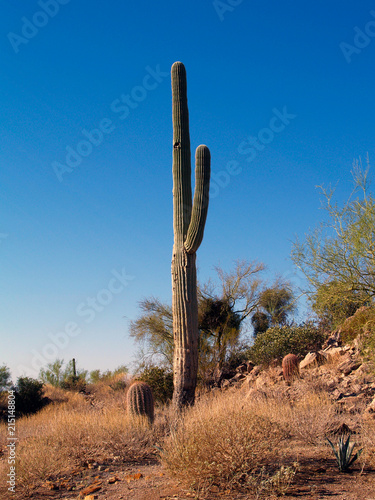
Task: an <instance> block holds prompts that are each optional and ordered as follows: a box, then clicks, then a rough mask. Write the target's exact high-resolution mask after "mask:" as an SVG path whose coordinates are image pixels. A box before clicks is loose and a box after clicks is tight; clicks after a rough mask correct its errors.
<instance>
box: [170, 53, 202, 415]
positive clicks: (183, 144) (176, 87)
mask: <svg viewBox="0 0 375 500" xmlns="http://www.w3.org/2000/svg"><path fill="white" fill-rule="evenodd" d="M172 112H173V228H174V245H173V257H172V311H173V337H174V359H173V381H174V392H173V404H174V405H175V406H176V407H177V408H182V407H184V406H187V405H191V404H193V403H194V397H195V388H196V385H197V372H198V300H197V276H196V267H195V260H196V251H197V249H198V248H199V245H200V244H201V242H202V238H203V232H204V226H205V222H206V216H207V209H208V195H209V183H210V151H209V149H208V148H207V147H206V146H203V145H201V146H198V148H197V150H196V168H195V193H194V202H193V204H192V192H191V163H190V136H189V112H188V107H187V89H186V71H185V67H184V65H183V64H182V63H180V62H176V63H174V64H173V66H172Z"/></svg>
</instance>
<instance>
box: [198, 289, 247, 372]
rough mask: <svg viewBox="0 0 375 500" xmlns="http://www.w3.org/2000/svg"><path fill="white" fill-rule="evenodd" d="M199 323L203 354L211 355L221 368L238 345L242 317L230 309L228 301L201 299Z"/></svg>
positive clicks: (209, 298)
mask: <svg viewBox="0 0 375 500" xmlns="http://www.w3.org/2000/svg"><path fill="white" fill-rule="evenodd" d="M198 323H199V331H200V344H201V345H200V347H201V351H202V353H203V352H206V354H209V353H211V357H212V360H211V361H212V362H214V363H217V364H218V367H219V368H221V367H222V365H223V363H224V361H225V359H226V357H227V354H228V352H230V351H231V349H233V348H234V347H235V346H236V345H237V344H238V338H239V333H240V327H241V317H240V315H239V314H238V313H236V312H234V311H233V310H232V309H231V308H230V306H229V304H228V302H227V301H226V300H222V299H219V298H211V297H201V299H200V301H199V311H198Z"/></svg>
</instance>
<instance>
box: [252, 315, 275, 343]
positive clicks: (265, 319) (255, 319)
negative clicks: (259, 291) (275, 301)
mask: <svg viewBox="0 0 375 500" xmlns="http://www.w3.org/2000/svg"><path fill="white" fill-rule="evenodd" d="M251 324H252V326H253V328H254V337H256V336H257V335H259V334H260V333H264V332H265V331H267V330H268V328H269V327H270V318H269V316H268V314H266V313H264V312H262V311H256V312H255V313H254V314H253V315H252V317H251Z"/></svg>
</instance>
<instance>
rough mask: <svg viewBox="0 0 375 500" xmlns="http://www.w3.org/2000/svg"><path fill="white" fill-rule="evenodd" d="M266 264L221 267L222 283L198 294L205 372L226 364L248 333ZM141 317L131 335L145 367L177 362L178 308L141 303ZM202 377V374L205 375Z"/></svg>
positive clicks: (207, 286)
mask: <svg viewBox="0 0 375 500" xmlns="http://www.w3.org/2000/svg"><path fill="white" fill-rule="evenodd" d="M263 270H264V265H263V264H260V263H257V262H245V261H238V262H236V265H235V267H234V269H233V270H231V271H230V272H225V271H223V270H222V269H221V268H220V267H217V268H216V273H217V277H218V280H217V283H213V282H212V281H209V282H208V283H206V284H205V285H204V286H203V287H200V288H199V290H198V320H199V331H200V338H199V363H200V372H202V367H204V371H206V370H208V369H212V367H213V366H214V365H216V364H217V363H219V364H222V363H223V362H224V360H225V359H226V358H228V357H229V356H231V354H232V353H233V350H235V349H236V346H237V345H238V343H239V342H240V335H241V334H242V333H243V332H244V330H246V329H245V328H244V324H245V323H246V320H247V319H248V318H249V317H250V316H251V314H252V313H253V312H254V311H255V310H256V307H257V304H258V301H259V295H260V293H261V288H262V284H263V281H262V279H261V278H260V274H261V272H262V271H263ZM140 308H141V311H142V314H141V316H140V317H139V318H138V319H137V320H136V321H133V322H132V323H131V325H130V335H131V336H132V337H133V338H134V339H135V340H136V342H137V343H138V344H139V345H140V352H139V359H140V360H141V366H142V365H143V366H147V365H148V364H156V365H159V366H163V367H165V368H171V367H172V363H173V346H174V344H173V317H172V308H171V307H170V306H169V305H168V304H163V303H161V302H160V301H159V300H158V299H156V298H151V299H145V300H143V301H142V302H141V303H140ZM200 375H202V373H200Z"/></svg>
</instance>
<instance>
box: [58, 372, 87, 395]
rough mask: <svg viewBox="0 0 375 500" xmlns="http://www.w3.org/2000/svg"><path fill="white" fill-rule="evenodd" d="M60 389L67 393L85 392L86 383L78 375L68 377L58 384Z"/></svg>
mask: <svg viewBox="0 0 375 500" xmlns="http://www.w3.org/2000/svg"><path fill="white" fill-rule="evenodd" d="M60 387H61V388H62V389H65V390H68V391H76V392H85V390H86V381H85V379H84V378H83V377H81V376H80V375H69V376H68V377H66V378H65V379H64V380H63V381H62V382H60Z"/></svg>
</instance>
